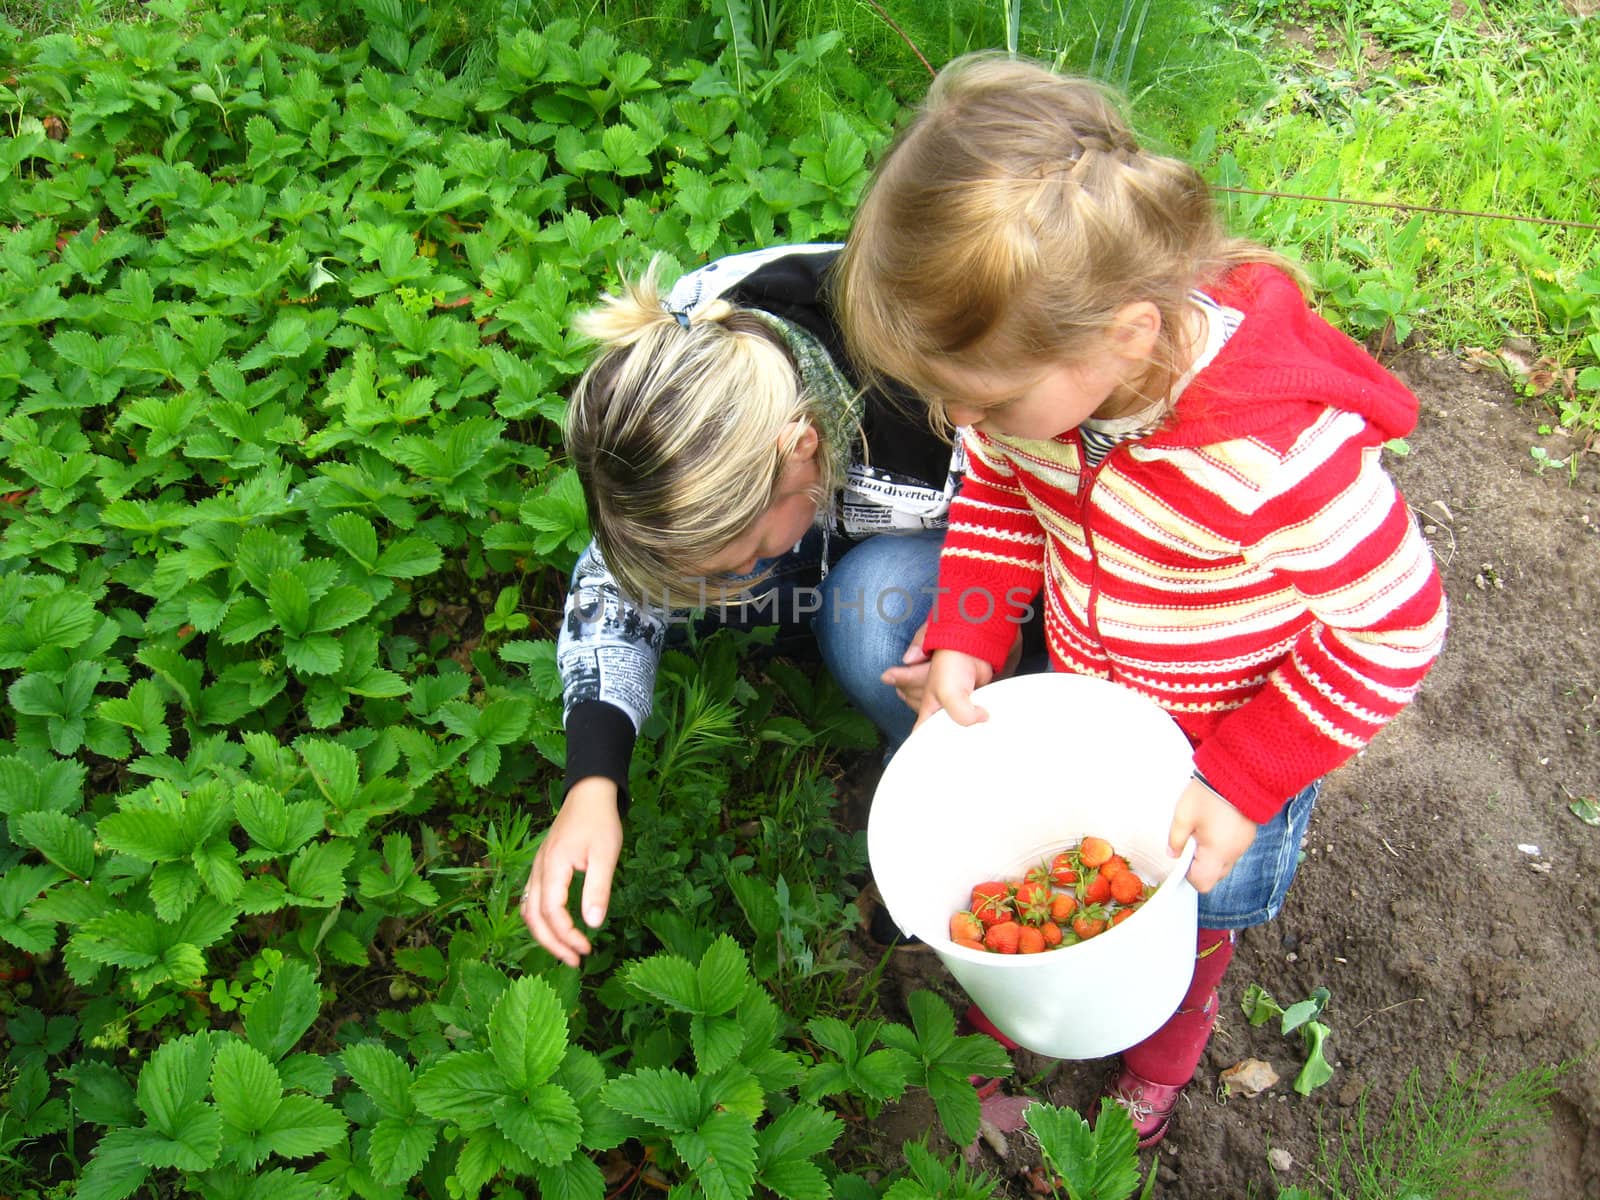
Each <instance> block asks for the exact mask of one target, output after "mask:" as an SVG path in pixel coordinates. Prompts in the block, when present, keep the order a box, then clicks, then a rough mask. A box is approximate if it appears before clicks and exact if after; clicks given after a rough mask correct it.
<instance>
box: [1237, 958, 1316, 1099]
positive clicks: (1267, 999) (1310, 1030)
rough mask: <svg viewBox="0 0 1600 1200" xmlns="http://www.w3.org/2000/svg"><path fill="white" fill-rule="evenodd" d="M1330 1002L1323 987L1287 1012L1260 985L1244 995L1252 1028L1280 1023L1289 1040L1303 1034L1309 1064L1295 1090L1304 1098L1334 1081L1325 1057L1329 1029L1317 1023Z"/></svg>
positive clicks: (1297, 1081)
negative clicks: (1275, 1022)
mask: <svg viewBox="0 0 1600 1200" xmlns="http://www.w3.org/2000/svg"><path fill="white" fill-rule="evenodd" d="M1328 999H1329V992H1328V989H1327V988H1324V987H1319V988H1316V989H1314V990H1313V991H1312V993H1311V995H1310V996H1309V997H1307V998H1306V999H1304V1000H1302V1001H1300V1002H1299V1003H1298V1004H1291V1005H1290V1006H1289V1007H1288V1008H1284V1007H1283V1006H1281V1005H1280V1004H1279V1003H1278V1002H1277V1001H1276V1000H1274V999H1273V998H1272V994H1271V993H1270V992H1268V991H1267V990H1266V989H1265V988H1264V987H1262V986H1261V985H1260V984H1258V983H1252V984H1251V985H1250V986H1249V987H1247V988H1246V989H1245V991H1244V1001H1243V1004H1242V1006H1241V1007H1243V1009H1244V1015H1245V1019H1246V1020H1248V1021H1249V1022H1250V1024H1252V1025H1256V1026H1260V1025H1264V1024H1266V1023H1267V1022H1268V1021H1271V1020H1277V1021H1278V1023H1279V1028H1280V1029H1281V1030H1282V1032H1283V1035H1284V1036H1285V1037H1288V1036H1289V1035H1290V1034H1291V1033H1293V1032H1294V1031H1295V1030H1297V1029H1298V1030H1299V1031H1300V1034H1301V1037H1302V1040H1303V1042H1304V1045H1305V1063H1304V1065H1303V1066H1302V1067H1301V1068H1300V1073H1299V1074H1298V1075H1296V1076H1295V1078H1294V1090H1295V1091H1297V1092H1299V1093H1300V1094H1301V1095H1302V1096H1309V1095H1310V1094H1311V1092H1312V1091H1313V1089H1315V1088H1319V1087H1321V1086H1322V1085H1323V1084H1325V1083H1327V1082H1328V1080H1330V1079H1332V1078H1333V1067H1332V1066H1331V1065H1330V1064H1329V1063H1328V1060H1327V1058H1326V1057H1324V1049H1325V1047H1326V1045H1327V1040H1328V1027H1327V1026H1326V1025H1324V1024H1323V1023H1322V1022H1321V1021H1319V1020H1317V1019H1316V1018H1317V1017H1319V1016H1321V1015H1322V1010H1323V1009H1325V1008H1326V1007H1327V1005H1328Z"/></svg>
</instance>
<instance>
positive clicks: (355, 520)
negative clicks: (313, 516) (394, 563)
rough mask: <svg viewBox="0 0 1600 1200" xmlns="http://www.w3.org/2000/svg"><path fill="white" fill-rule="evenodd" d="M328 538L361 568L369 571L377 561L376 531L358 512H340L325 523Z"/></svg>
mask: <svg viewBox="0 0 1600 1200" xmlns="http://www.w3.org/2000/svg"><path fill="white" fill-rule="evenodd" d="M327 536H328V540H329V541H331V542H333V544H334V545H336V546H338V547H339V548H340V549H341V550H343V551H344V552H345V553H346V554H348V555H349V556H350V557H351V558H353V559H355V560H356V562H357V563H359V564H360V565H361V566H362V567H363V568H365V569H366V570H368V571H371V570H372V569H373V567H374V566H375V565H376V564H377V561H378V531H377V530H376V529H374V528H373V525H372V522H371V521H369V520H367V519H366V518H365V517H363V516H362V515H361V514H360V513H353V512H342V513H339V514H337V515H336V516H334V517H331V518H330V519H329V521H328V525H327Z"/></svg>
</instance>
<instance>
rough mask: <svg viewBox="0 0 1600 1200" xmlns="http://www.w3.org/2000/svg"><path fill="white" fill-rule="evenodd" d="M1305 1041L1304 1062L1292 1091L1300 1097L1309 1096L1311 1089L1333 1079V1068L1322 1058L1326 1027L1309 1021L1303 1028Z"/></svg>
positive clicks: (1326, 1034) (1318, 1022) (1317, 1022)
mask: <svg viewBox="0 0 1600 1200" xmlns="http://www.w3.org/2000/svg"><path fill="white" fill-rule="evenodd" d="M1304 1030H1305V1039H1306V1062H1305V1066H1303V1067H1301V1068H1300V1074H1298V1075H1296V1076H1295V1078H1294V1090H1295V1091H1297V1092H1299V1093H1300V1094H1301V1095H1302V1096H1309V1095H1310V1094H1311V1092H1312V1090H1313V1089H1315V1088H1319V1087H1321V1086H1322V1085H1323V1084H1325V1083H1327V1082H1328V1080H1330V1079H1332V1078H1333V1067H1332V1066H1330V1065H1329V1063H1328V1060H1327V1058H1326V1057H1324V1053H1323V1047H1324V1044H1325V1043H1326V1042H1327V1039H1328V1027H1327V1026H1326V1025H1324V1024H1323V1023H1322V1022H1321V1021H1311V1022H1309V1023H1308V1024H1306V1025H1305V1026H1304Z"/></svg>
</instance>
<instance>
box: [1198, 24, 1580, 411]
mask: <svg viewBox="0 0 1600 1200" xmlns="http://www.w3.org/2000/svg"><path fill="white" fill-rule="evenodd" d="M1457 7H1459V8H1460V9H1461V10H1462V11H1461V14H1460V15H1453V14H1452V6H1451V5H1450V4H1449V3H1448V0H1343V2H1341V3H1333V2H1330V0H1281V2H1280V0H1255V2H1254V3H1247V4H1243V5H1241V6H1239V7H1238V8H1237V9H1236V10H1235V12H1234V19H1235V21H1236V22H1238V24H1239V25H1240V27H1241V29H1243V30H1244V31H1246V32H1247V33H1248V34H1251V35H1255V36H1260V37H1262V39H1263V42H1264V44H1265V45H1266V47H1267V48H1268V52H1269V54H1270V55H1271V58H1272V61H1273V62H1274V64H1275V67H1274V73H1275V78H1276V85H1275V87H1276V90H1275V95H1274V97H1273V98H1272V100H1271V101H1270V102H1269V103H1268V104H1267V105H1265V106H1264V108H1263V109H1262V111H1260V112H1259V113H1257V114H1255V115H1253V116H1252V117H1251V118H1250V119H1248V120H1244V121H1240V122H1237V123H1235V124H1234V125H1232V126H1229V127H1227V128H1225V129H1224V130H1222V131H1221V132H1220V133H1219V134H1218V135H1217V138H1216V141H1215V142H1214V143H1213V144H1211V145H1208V146H1206V147H1204V151H1203V158H1204V165H1205V166H1206V168H1207V169H1208V170H1209V171H1210V172H1211V174H1212V176H1213V178H1214V179H1215V180H1217V181H1218V182H1223V183H1227V184H1236V185H1240V186H1247V187H1252V188H1258V189H1267V190H1279V191H1290V192H1299V193H1310V194H1314V195H1321V196H1337V197H1344V198H1350V199H1362V200H1376V201H1383V202H1389V203H1394V204H1402V205H1410V206H1419V207H1432V208H1454V209H1467V210H1474V211H1481V212H1492V213H1496V214H1505V215H1507V216H1512V217H1531V218H1543V219H1545V220H1547V221H1565V222H1577V223H1587V224H1589V225H1594V224H1595V223H1597V222H1600V195H1597V193H1596V192H1595V190H1594V188H1593V184H1592V174H1590V175H1586V174H1585V164H1591V167H1590V170H1591V172H1592V162H1593V147H1594V146H1595V145H1596V144H1600V100H1597V99H1596V97H1597V96H1600V23H1596V22H1593V21H1589V22H1583V21H1578V20H1575V19H1573V18H1571V17H1569V16H1568V15H1567V14H1566V13H1565V11H1564V10H1563V9H1562V7H1561V6H1560V5H1559V4H1553V3H1542V2H1541V3H1535V2H1533V0H1509V2H1507V3H1498V4H1493V5H1490V4H1485V3H1468V4H1465V5H1459V6H1457ZM1230 207H1231V209H1232V211H1233V214H1234V217H1235V218H1236V220H1237V222H1238V223H1239V224H1241V225H1244V226H1247V227H1249V228H1250V229H1251V230H1252V231H1254V232H1256V233H1257V234H1258V235H1264V236H1265V237H1266V238H1267V239H1268V240H1270V241H1272V242H1273V243H1274V244H1275V245H1277V246H1278V247H1279V248H1281V249H1284V250H1286V251H1288V252H1290V253H1292V254H1295V255H1296V256H1298V257H1299V258H1301V259H1302V260H1303V261H1305V262H1306V263H1307V264H1308V265H1309V266H1310V267H1311V268H1312V273H1313V276H1314V277H1315V278H1316V279H1317V281H1318V282H1319V283H1320V284H1322V285H1323V288H1324V291H1325V293H1326V295H1327V298H1328V299H1329V301H1330V302H1331V304H1332V306H1333V308H1334V309H1335V311H1336V313H1337V314H1338V315H1340V316H1342V317H1344V318H1346V320H1347V322H1348V323H1350V324H1353V325H1354V326H1355V329H1356V332H1358V333H1365V334H1380V333H1381V332H1382V331H1383V330H1384V328H1385V327H1386V326H1387V327H1388V329H1389V331H1390V333H1391V334H1399V335H1400V336H1399V338H1397V339H1395V340H1403V338H1404V335H1405V332H1407V331H1410V330H1415V331H1416V332H1417V333H1418V334H1419V335H1420V336H1421V338H1422V340H1423V341H1424V342H1426V343H1427V344H1429V345H1432V346H1435V347H1438V348H1442V349H1447V350H1455V351H1461V350H1465V349H1466V348H1468V347H1485V348H1488V349H1489V350H1491V351H1493V350H1495V349H1497V348H1498V347H1500V346H1501V345H1502V343H1504V342H1506V341H1507V340H1508V339H1526V340H1529V341H1531V342H1532V343H1533V344H1534V345H1535V347H1536V350H1537V353H1538V354H1539V355H1542V356H1543V357H1545V358H1547V359H1548V360H1549V364H1548V365H1550V366H1551V367H1553V368H1554V369H1555V370H1556V371H1558V372H1559V371H1560V370H1562V369H1566V368H1574V369H1577V370H1581V369H1582V368H1583V367H1584V366H1586V365H1591V364H1593V363H1594V362H1596V361H1597V360H1600V343H1597V342H1596V341H1595V339H1594V338H1592V337H1591V336H1590V335H1591V334H1592V333H1594V331H1595V329H1596V326H1597V319H1600V230H1596V229H1595V228H1575V227H1570V226H1560V225H1553V224H1535V223H1531V222H1523V221H1512V220H1499V219H1490V218H1483V217H1463V216H1455V215H1446V214H1440V213H1427V212H1423V213H1414V212H1405V211H1396V210H1393V209H1382V208H1362V207H1355V206H1350V207H1346V206H1335V205H1328V204H1320V203H1314V202H1308V201H1300V200H1265V199H1262V198H1259V197H1237V198H1234V199H1232V200H1231V201H1230ZM1363 292H1364V294H1363ZM1577 392H1578V395H1577V397H1576V402H1575V403H1574V404H1571V405H1568V406H1567V409H1568V411H1563V412H1562V413H1561V414H1560V415H1561V417H1562V420H1563V423H1568V424H1573V425H1576V426H1577V427H1579V428H1580V429H1581V428H1588V429H1590V430H1596V431H1600V390H1590V391H1589V392H1588V395H1587V396H1585V395H1584V392H1585V389H1583V388H1582V387H1581V386H1579V387H1578V389H1577Z"/></svg>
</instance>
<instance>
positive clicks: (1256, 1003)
mask: <svg viewBox="0 0 1600 1200" xmlns="http://www.w3.org/2000/svg"><path fill="white" fill-rule="evenodd" d="M1239 1007H1240V1008H1241V1009H1243V1011H1244V1018H1245V1020H1247V1021H1249V1022H1250V1024H1252V1025H1256V1026H1260V1025H1265V1024H1266V1023H1267V1022H1268V1021H1270V1020H1272V1018H1274V1017H1281V1016H1283V1009H1282V1007H1281V1006H1279V1004H1278V1002H1277V1001H1276V1000H1274V999H1273V998H1272V993H1270V992H1268V991H1267V989H1266V988H1264V987H1262V986H1261V985H1260V984H1259V983H1252V984H1250V985H1249V986H1247V987H1246V988H1245V989H1244V996H1243V998H1242V999H1241V1000H1240V1005H1239Z"/></svg>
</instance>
